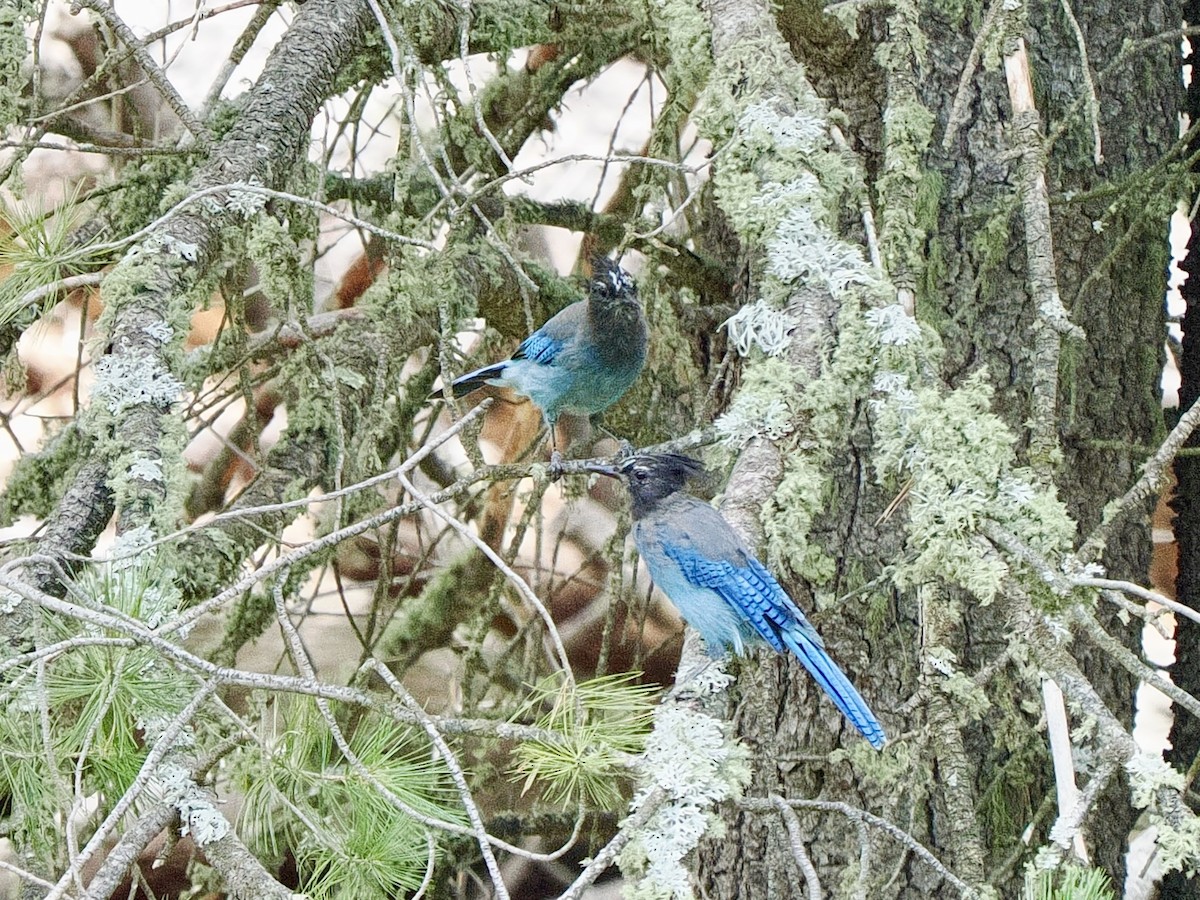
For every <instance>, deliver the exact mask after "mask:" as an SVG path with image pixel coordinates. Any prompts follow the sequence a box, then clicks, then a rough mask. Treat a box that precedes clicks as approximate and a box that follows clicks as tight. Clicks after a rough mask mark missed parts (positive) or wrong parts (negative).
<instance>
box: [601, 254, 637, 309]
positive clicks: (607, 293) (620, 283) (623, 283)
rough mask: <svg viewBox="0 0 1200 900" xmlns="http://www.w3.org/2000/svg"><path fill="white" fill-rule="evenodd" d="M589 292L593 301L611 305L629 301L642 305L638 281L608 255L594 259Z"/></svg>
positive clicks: (629, 302)
mask: <svg viewBox="0 0 1200 900" xmlns="http://www.w3.org/2000/svg"><path fill="white" fill-rule="evenodd" d="M588 292H589V295H590V297H591V299H592V300H593V301H599V302H600V303H602V304H604V305H606V306H609V305H615V304H617V303H627V304H632V305H634V306H640V302H639V300H638V292H637V282H636V281H634V280H633V276H632V275H630V274H629V273H628V272H626V271H625V270H624V269H622V268H621V267H620V266H619V265H617V264H616V263H615V262H613V261H612V260H611V259H609V258H608V257H606V256H597V257H596V258H595V259H594V260H592V280H591V282H589V284H588Z"/></svg>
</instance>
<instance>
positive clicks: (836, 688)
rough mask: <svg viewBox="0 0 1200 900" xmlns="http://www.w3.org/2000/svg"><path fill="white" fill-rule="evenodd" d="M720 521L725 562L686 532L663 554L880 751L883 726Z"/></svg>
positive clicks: (775, 585)
mask: <svg viewBox="0 0 1200 900" xmlns="http://www.w3.org/2000/svg"><path fill="white" fill-rule="evenodd" d="M708 509H711V507H708ZM714 512H715V511H714ZM720 522H721V526H722V527H723V530H722V532H721V533H719V535H718V537H719V540H717V541H716V545H717V549H719V550H720V551H721V552H720V556H721V557H724V558H713V557H710V556H706V555H704V554H701V553H700V552H699V550H698V549H697V548H696V546H695V543H694V542H693V541H692V539H691V537H690V536H689V535H688V534H687V533H686V532H679V533H677V534H676V535H674V537H676V538H677V540H666V541H662V543H661V545H660V546H661V548H662V551H663V553H664V554H665V555H666V556H667V557H668V558H669V559H670V560H671V561H673V562H674V563H675V565H676V566H678V568H679V571H680V573H681V574H682V575H683V577H684V578H685V579H686V580H687V582H688V583H690V584H691V585H694V586H695V587H697V588H707V589H708V590H710V591H712V592H714V593H715V594H717V595H718V596H719V597H720V598H721V599H722V600H724V601H725V602H726V603H728V604H729V605H730V606H731V607H733V609H734V610H736V611H737V613H738V614H739V615H740V616H741V617H742V619H743V620H744V621H745V622H746V623H747V624H748V625H749V626H750V627H751V628H753V630H754V633H756V634H757V635H758V636H759V637H761V638H762V639H763V640H764V641H766V642H767V643H768V644H770V645H771V646H772V647H773V648H775V650H776V651H778V652H780V653H783V652H786V650H791V651H792V653H794V654H795V655H796V657H797V658H798V659H799V660H800V662H801V663H803V665H804V668H806V669H807V670H808V672H809V674H811V675H812V677H813V678H814V679H815V680H816V682H817V683H818V684H819V685H820V686H821V688H822V689H823V690H824V691H825V693H826V694H828V695H829V698H830V699H831V700H832V701H833V702H834V705H835V706H837V708H838V709H839V710H841V712H842V714H843V715H844V716H845V717H846V718H847V719H849V720H850V722H851V724H853V725H854V727H855V728H857V729H858V730H859V731H861V732H862V733H863V735H864V736H865V737H866V738H867V740H868V741H870V743H871V746H873V747H882V746H883V743H884V741H885V740H886V736H885V735H884V731H883V727H882V726H881V725H880V724H879V721H878V719H876V718H875V716H874V714H873V713H872V712H871V710H870V707H868V706H867V703H866V701H865V700H863V698H862V695H861V694H859V692H858V691H857V690H856V689H855V687H854V685H852V684H851V683H850V680H849V679H848V678H847V677H846V675H845V673H843V672H842V670H841V669H839V668H838V666H837V663H835V662H834V661H833V660H832V659H831V658H830V656H829V654H828V653H827V652H826V651H825V644H824V642H823V641H822V640H821V637H820V635H818V634H817V632H816V630H815V629H814V628H813V627H812V624H811V623H810V622H809V621H808V619H807V618H806V617H805V615H804V613H803V612H801V611H800V608H799V607H797V606H796V604H795V603H793V602H792V599H791V598H790V597H789V596H788V595H787V592H785V591H784V590H783V588H782V587H780V585H779V582H777V581H776V580H775V578H774V576H772V575H771V573H770V572H769V571H767V569H766V567H765V566H763V564H762V563H760V562H759V561H758V560H757V559H755V558H754V557H753V556H751V555H750V554H749V552H748V551H746V550H745V548H744V547H743V546H741V542H740V541H738V540H737V538H736V536H735V535H734V534H733V532H732V530H730V529H729V526H728V525H727V524H726V523H725V521H724V519H721V520H720ZM726 531H727V532H728V533H727V534H725V533H724V532H726ZM706 537H708V535H706ZM731 549H732V552H731ZM667 596H668V597H669V596H670V593H668V594H667Z"/></svg>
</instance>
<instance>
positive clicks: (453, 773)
mask: <svg viewBox="0 0 1200 900" xmlns="http://www.w3.org/2000/svg"><path fill="white" fill-rule="evenodd" d="M371 662H372V663H373V664H374V665H373V668H374V669H375V673H376V674H377V675H378V676H379V677H380V678H382V679H384V681H385V682H386V683H387V686H388V687H389V688H391V689H392V693H394V694H395V695H396V696H397V697H398V698H399V699H400V702H401V703H403V704H404V705H405V706H406V707H407V708H408V710H409V711H410V712H411V713H412V714H413V715H414V716H416V717H417V720H418V721H419V722H420V723H421V727H422V728H423V729H425V733H426V734H427V735H429V740H431V741H432V742H433V746H434V748H435V749H436V750H437V752H438V755H439V756H440V757H441V758H442V762H444V763H445V764H446V768H447V769H449V771H450V777H451V779H453V781H454V786H455V787H456V788H457V789H458V798H459V800H461V801H462V804H463V808H464V809H465V810H466V812H467V818H468V819H470V820H471V827H472V829H473V830H474V832H475V839H476V840H477V841H478V842H479V850H480V852H481V853H482V854H483V862H484V865H486V866H487V870H488V874H489V875H491V876H492V887H493V888H494V889H495V891H496V896H497V897H499V898H500V900H508V888H507V887H505V885H504V878H503V877H502V876H501V874H500V864H499V863H497V862H496V856H495V854H494V853H492V847H491V843H490V841H489V838H488V833H487V828H485V827H484V824H483V816H482V815H481V814H480V812H479V807H478V806H477V805H476V803H475V798H474V797H473V796H472V795H471V788H470V786H469V785H468V784H467V776H466V775H465V774H464V773H463V770H462V766H460V765H459V764H458V758H457V757H456V756H455V755H454V751H453V750H451V749H450V745H449V744H447V743H446V740H445V738H443V737H442V735H441V734H440V733H439V732H438V730H437V728H436V727H435V726H434V724H433V722H432V720H431V719H430V718H429V715H428V713H426V712H425V710H424V708H423V707H422V706H421V704H419V703H418V702H417V701H416V700H414V699H413V696H412V694H410V693H409V692H408V691H406V690H405V689H404V685H402V684H401V683H400V680H399V679H398V678H396V676H395V675H393V674H392V673H391V670H390V669H388V667H387V666H385V665H383V664H382V663H380V662H379V661H378V660H374V659H373V660H371Z"/></svg>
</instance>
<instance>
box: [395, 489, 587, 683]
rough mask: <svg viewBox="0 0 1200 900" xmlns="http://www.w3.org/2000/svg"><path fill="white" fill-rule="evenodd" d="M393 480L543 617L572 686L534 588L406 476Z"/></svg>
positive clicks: (559, 643) (568, 668) (567, 660)
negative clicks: (477, 551)
mask: <svg viewBox="0 0 1200 900" xmlns="http://www.w3.org/2000/svg"><path fill="white" fill-rule="evenodd" d="M396 479H397V480H398V481H399V482H400V484H402V485H403V486H404V489H405V490H406V491H408V493H409V494H410V495H411V496H412V497H413V499H414V500H416V501H418V502H419V503H421V504H423V505H425V508H426V509H428V510H429V511H430V512H432V513H433V514H434V515H435V516H437V517H438V518H439V519H441V520H442V521H443V522H445V523H446V524H447V525H449V526H450V527H451V528H453V529H454V530H455V531H457V532H458V534H459V535H460V536H462V537H463V538H464V539H465V540H466V541H467V542H469V543H471V544H473V545H474V546H475V548H476V549H478V550H479V552H480V553H482V554H483V555H484V556H486V557H487V558H488V559H489V560H491V562H492V565H494V566H495V567H496V568H497V569H499V570H500V572H501V574H502V575H504V577H505V578H507V579H508V580H509V583H511V584H512V585H513V587H515V588H516V589H517V593H519V594H520V595H521V596H522V597H524V598H525V601H526V602H527V603H528V604H529V605H530V606H532V607H533V608H534V609H535V610H536V611H537V614H538V615H539V616H541V617H542V622H543V623H545V626H546V634H547V635H548V636H549V638H550V643H551V644H552V645H553V646H554V652H555V654H556V655H557V656H558V663H559V666H560V667H561V671H562V674H563V676H564V677H565V678H566V679H567V681H568V682H571V683H574V681H575V675H574V673H573V672H572V671H571V660H570V658H569V657H568V656H567V648H566V647H564V646H563V642H562V636H561V635H560V634H559V633H558V626H557V625H555V624H554V618H553V616H551V615H550V611H549V610H548V609H546V605H545V604H544V603H542V601H541V599H540V598H539V597H538V595H537V594H536V593H534V590H533V588H531V587H530V586H529V582H527V581H526V580H525V579H524V578H522V577H521V576H520V575H519V574H518V573H517V571H516V570H515V569H514V568H513V567H512V566H510V565H509V564H508V563H506V562H505V561H504V560H503V559H502V558H501V557H500V554H499V553H497V552H496V551H495V550H493V549H492V548H491V547H490V546H488V544H487V542H486V541H484V540H483V539H482V538H481V537H480V536H479V535H477V534H476V533H475V532H474V531H472V530H471V529H470V528H468V527H467V526H466V524H465V523H463V522H461V521H459V519H458V518H457V517H455V516H452V515H451V514H450V513H448V512H446V511H445V510H444V509H442V508H441V507H440V506H438V505H437V504H436V503H434V502H433V501H432V500H431V499H430V498H429V497H427V496H426V495H425V494H424V493H423V492H422V491H421V490H420V489H419V488H418V487H417V486H416V485H415V484H413V483H412V481H410V480H409V479H408V476H407V475H405V474H403V473H400V474H398V475H397V476H396Z"/></svg>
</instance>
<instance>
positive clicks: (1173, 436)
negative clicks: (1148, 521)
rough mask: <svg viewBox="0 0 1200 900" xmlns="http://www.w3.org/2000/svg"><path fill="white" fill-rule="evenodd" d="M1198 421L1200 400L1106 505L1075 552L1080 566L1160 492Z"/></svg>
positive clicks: (1199, 422) (1091, 558)
mask: <svg viewBox="0 0 1200 900" xmlns="http://www.w3.org/2000/svg"><path fill="white" fill-rule="evenodd" d="M1198 424H1200V403H1193V404H1192V405H1191V407H1190V408H1189V409H1188V411H1187V412H1185V413H1184V414H1183V415H1182V416H1180V417H1179V421H1178V422H1176V423H1175V427H1174V428H1172V429H1171V433H1170V434H1169V435H1167V439H1166V440H1165V441H1163V442H1162V445H1161V446H1159V448H1158V449H1157V450H1155V451H1154V455H1153V456H1151V457H1150V458H1149V459H1148V460H1146V462H1145V464H1144V465H1143V466H1142V476H1141V477H1140V478H1139V479H1138V480H1137V482H1136V483H1134V485H1133V487H1131V488H1130V489H1129V490H1127V491H1126V492H1125V494H1124V496H1122V497H1121V499H1120V500H1118V501H1117V502H1116V503H1115V504H1109V505H1108V506H1106V507H1105V509H1104V518H1103V520H1102V521H1101V522H1100V524H1099V525H1097V526H1096V528H1095V530H1094V531H1093V532H1092V533H1091V534H1090V535H1088V538H1087V540H1085V541H1084V542H1083V544H1082V545H1081V546H1080V548H1079V549H1078V550H1076V551H1075V559H1076V560H1078V562H1079V564H1080V565H1081V566H1082V565H1083V564H1085V563H1089V562H1091V561H1092V560H1094V559H1096V558H1097V557H1099V556H1100V554H1101V553H1103V552H1104V548H1105V546H1106V545H1107V543H1108V538H1109V536H1110V535H1111V534H1112V530H1113V528H1114V527H1115V526H1116V524H1117V523H1118V522H1119V521H1121V520H1122V519H1123V518H1125V516H1126V515H1128V514H1129V513H1130V512H1131V511H1133V510H1134V509H1135V508H1136V507H1138V506H1140V505H1141V504H1142V503H1143V502H1145V501H1146V500H1148V499H1149V498H1150V497H1151V496H1153V495H1155V494H1157V493H1158V491H1159V490H1160V489H1161V488H1162V486H1163V485H1164V484H1166V481H1167V467H1168V466H1170V465H1171V462H1172V460H1174V459H1175V455H1176V454H1177V453H1178V452H1179V450H1180V448H1181V447H1183V445H1184V443H1185V442H1186V441H1187V439H1188V438H1189V437H1191V435H1192V432H1193V431H1194V430H1195V428H1196V426H1197V425H1198Z"/></svg>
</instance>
